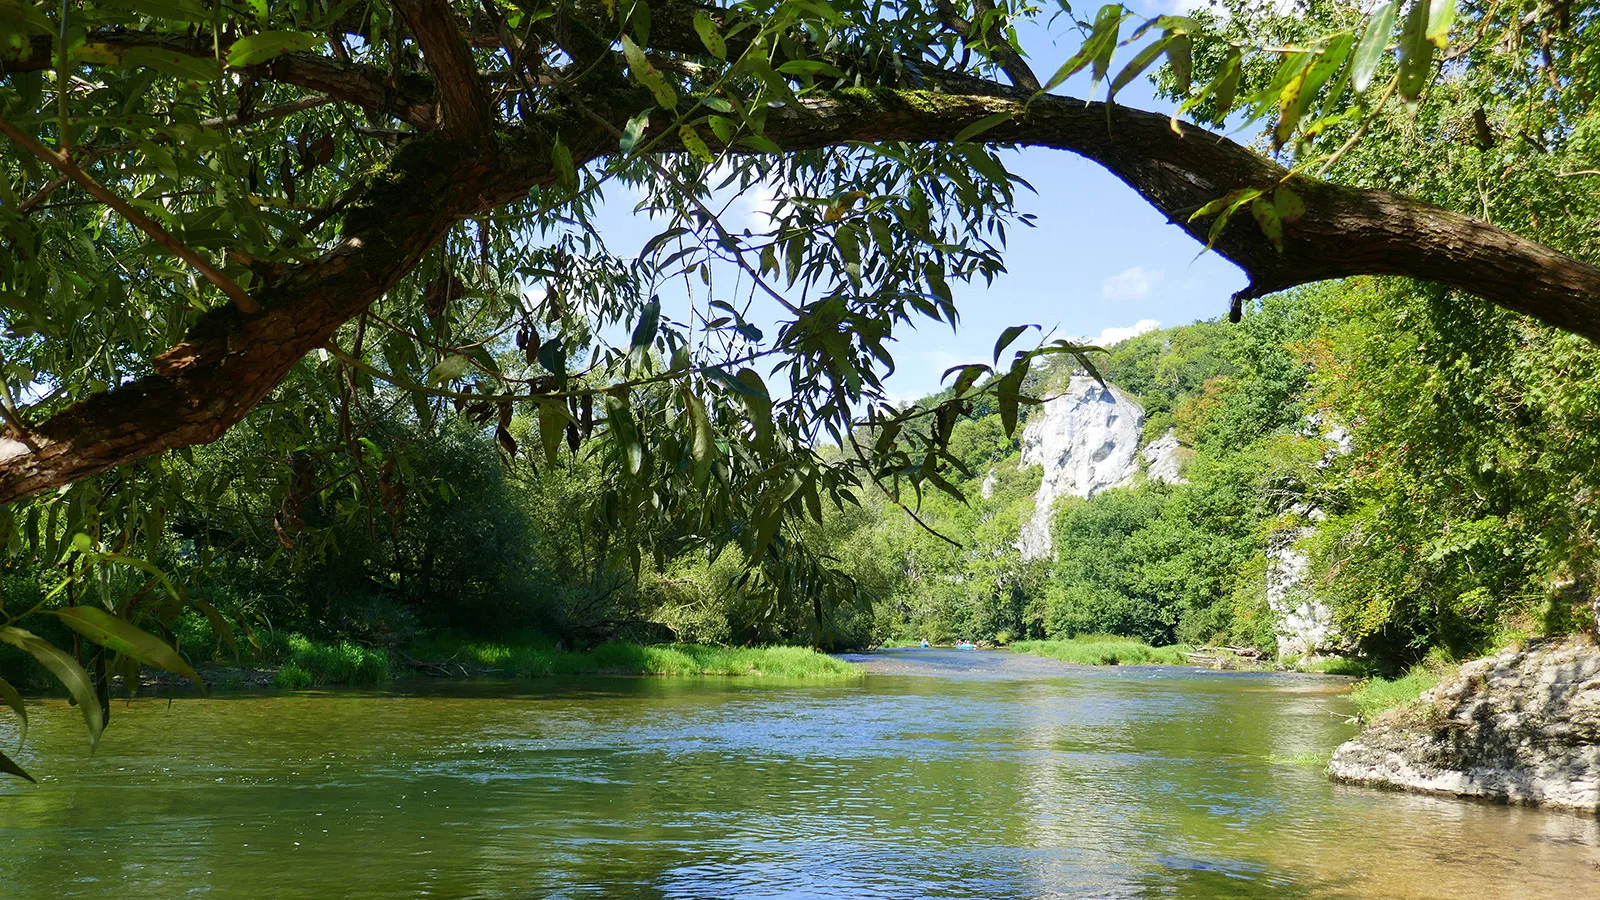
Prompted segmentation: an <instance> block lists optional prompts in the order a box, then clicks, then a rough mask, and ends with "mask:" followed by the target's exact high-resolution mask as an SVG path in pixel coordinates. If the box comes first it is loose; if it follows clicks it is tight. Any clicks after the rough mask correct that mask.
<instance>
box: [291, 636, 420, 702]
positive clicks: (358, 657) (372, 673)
mask: <svg viewBox="0 0 1600 900" xmlns="http://www.w3.org/2000/svg"><path fill="white" fill-rule="evenodd" d="M268 647H269V652H275V655H277V656H279V657H280V658H281V659H282V661H283V664H282V667H281V668H279V669H278V673H277V674H276V675H274V676H273V679H272V684H273V686H274V687H281V688H290V689H292V690H306V689H308V688H313V687H328V686H332V685H351V686H356V687H373V686H376V685H380V684H383V683H384V682H386V681H388V680H389V678H390V676H391V674H392V667H391V665H390V661H389V654H388V653H386V652H384V651H383V650H379V649H376V648H373V647H363V646H361V645H360V644H353V643H351V642H350V641H339V642H338V643H323V642H320V641H313V640H311V639H310V638H307V637H304V636H303V635H298V634H291V635H285V636H283V637H281V638H275V639H271V640H269V642H268Z"/></svg>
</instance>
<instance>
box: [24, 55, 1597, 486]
mask: <svg viewBox="0 0 1600 900" xmlns="http://www.w3.org/2000/svg"><path fill="white" fill-rule="evenodd" d="M1029 97H1030V94H1029V93H1028V92H1024V91H1016V90H1011V89H1007V88H1004V87H1002V86H999V85H992V84H991V85H987V86H986V88H985V90H983V91H982V92H980V93H972V94H960V95H952V94H938V93H930V92H923V91H900V90H887V89H880V90H867V89H846V90H840V91H835V92H832V93H818V94H813V95H811V97H810V99H808V100H807V101H806V107H807V108H805V109H783V108H774V109H772V110H771V111H770V113H769V115H768V117H767V123H766V129H765V134H766V136H767V137H768V138H769V139H771V140H773V141H775V142H776V143H777V144H778V145H779V146H780V147H782V148H784V150H786V151H798V150H807V149H815V148H821V147H829V146H838V145H843V144H849V143H855V142H877V141H909V142H931V141H949V140H951V139H953V138H954V137H955V135H956V134H958V133H959V132H960V131H961V130H962V129H964V128H966V127H967V126H968V125H970V124H972V123H973V122H975V121H977V120H979V119H981V118H984V117H986V116H990V115H993V114H995V113H1009V114H1011V115H1012V119H1011V120H1010V121H1008V122H1006V123H1003V124H1001V125H998V126H995V127H993V128H992V129H990V130H988V131H986V132H984V133H983V134H982V135H981V136H980V139H981V140H982V141H983V142H985V143H991V144H1011V145H1028V146H1040V147H1052V148H1056V149H1061V150H1067V151H1070V152H1073V153H1076V154H1079V155H1082V156H1084V157H1087V158H1089V159H1091V160H1094V161H1095V162H1097V163H1099V164H1100V165H1102V166H1104V167H1105V168H1106V169H1108V170H1109V171H1111V172H1112V173H1113V174H1115V175H1116V176H1117V177H1119V178H1121V179H1122V180H1123V181H1124V182H1126V183H1127V184H1129V185H1130V186H1131V187H1133V188H1134V189H1135V190H1136V191H1138V192H1139V194H1140V195H1141V196H1143V197H1144V198H1145V199H1146V200H1147V201H1149V202H1150V203H1151V204H1153V205H1154V206H1155V207H1156V208H1157V209H1159V210H1161V211H1162V212H1163V213H1164V214H1165V215H1166V216H1167V218H1168V219H1169V220H1170V221H1172V222H1173V223H1174V224H1176V225H1178V226H1179V227H1180V228H1183V229H1184V230H1185V231H1187V232H1188V233H1189V234H1191V235H1193V236H1194V237H1195V238H1196V239H1197V240H1203V239H1204V237H1205V231H1206V230H1208V229H1209V227H1210V224H1211V223H1210V222H1209V221H1204V220H1203V221H1199V222H1190V221H1189V217H1190V215H1191V214H1192V212H1193V211H1194V210H1195V209H1198V208H1199V207H1200V206H1201V205H1203V204H1205V203H1207V202H1209V201H1211V200H1214V199H1217V198H1218V197H1221V196H1222V195H1223V194H1226V193H1227V192H1228V191H1230V190H1233V189H1236V188H1245V187H1253V188H1262V189H1268V190H1270V189H1273V188H1276V187H1277V186H1278V185H1279V184H1288V185H1289V186H1290V187H1291V189H1292V190H1294V191H1295V192H1296V193H1297V194H1298V195H1299V196H1300V197H1301V199H1302V200H1303V201H1304V203H1305V206H1306V211H1305V214H1304V215H1303V216H1301V217H1299V218H1298V219H1297V220H1295V221H1293V222H1290V223H1288V224H1287V225H1286V226H1285V228H1284V234H1283V249H1282V250H1281V251H1279V250H1278V249H1276V248H1274V246H1273V245H1272V243H1270V242H1269V241H1268V240H1267V238H1266V237H1265V235H1264V234H1263V233H1262V232H1261V230H1260V229H1259V227H1258V226H1257V225H1256V224H1255V222H1254V221H1253V220H1252V219H1250V218H1249V217H1248V216H1247V215H1241V216H1238V217H1236V218H1235V220H1234V221H1232V222H1231V223H1230V224H1229V225H1228V226H1227V228H1225V229H1224V230H1223V232H1222V234H1221V236H1220V238H1219V239H1218V241H1217V243H1216V249H1217V251H1218V252H1219V253H1221V254H1222V255H1223V256H1225V257H1227V258H1228V259H1230V260H1233V261H1234V262H1235V263H1237V264H1238V265H1240V266H1241V267H1242V268H1243V269H1244V270H1245V272H1246V273H1247V274H1248V275H1249V276H1250V279H1251V284H1250V287H1249V288H1248V289H1247V290H1246V291H1245V292H1244V295H1245V296H1251V297H1253V296H1259V295H1261V294H1265V293H1268V292H1270V291H1275V290H1282V289H1284V288H1288V287H1292V286H1295V285H1299V284H1305V283H1308V282H1312V281H1318V280H1322V279H1328V278H1339V277H1344V276H1349V275H1361V274H1394V275H1405V276H1411V277H1415V278H1421V279H1427V280H1431V281H1436V282H1439V283H1442V284H1446V285H1449V286H1452V287H1456V288H1459V289H1461V290H1462V291H1465V292H1469V293H1473V294H1476V295H1478V296H1481V297H1484V298H1486V299H1488V300H1490V301H1492V302H1494V303H1497V304H1499V305H1501V306H1504V307H1506V308H1508V309H1513V310H1517V311H1520V312H1524V313H1527V314H1529V315H1531V316H1534V317H1536V318H1539V319H1541V320H1543V321H1545V322H1548V323H1550V324H1552V325H1555V326H1557V327H1559V328H1564V329H1566V330H1568V331H1572V332H1575V333H1577V334H1581V335H1584V336H1585V337H1588V338H1589V339H1591V340H1596V341H1600V268H1596V267H1595V266H1593V265H1590V264H1588V263H1585V262H1581V261H1579V260H1575V259H1572V258H1570V257H1567V256H1564V255H1562V254H1560V253H1557V252H1555V251H1554V250H1551V249H1550V248H1548V247H1544V246H1542V245H1540V244H1538V243H1535V242H1533V241H1530V240H1527V239H1525V238H1522V237H1519V236H1517V235H1514V234H1511V233H1509V232H1506V231H1504V230H1502V229H1500V228H1497V227H1495V226H1493V225H1490V224H1487V223H1485V222H1481V221H1478V220H1476V219H1473V218H1471V217H1470V216H1466V215H1463V214H1460V213H1456V212H1452V211H1449V210H1445V209H1441V208H1439V207H1436V206H1432V205H1430V204H1427V203H1423V202H1421V201H1418V200H1413V199H1410V198H1406V197H1401V196H1397V195H1394V194H1389V193H1385V192H1382V191H1370V190H1361V189H1356V188H1348V187H1341V186H1338V185H1333V184H1328V183H1325V182H1321V181H1317V180H1315V179H1311V178H1305V177H1299V176H1295V177H1290V176H1289V175H1288V173H1287V172H1286V171H1285V170H1284V169H1283V168H1282V167H1280V166H1278V165H1277V164H1275V163H1272V162H1271V161H1269V160H1266V159H1263V158H1262V157H1260V156H1258V155H1257V154H1255V153H1253V152H1251V151H1250V150H1248V149H1246V148H1244V147H1242V146H1240V145H1238V144H1236V143H1234V142H1232V141H1229V140H1226V139H1223V138H1220V137H1218V136H1216V135H1213V134H1208V133H1206V132H1204V131H1202V130H1199V129H1195V128H1186V129H1185V130H1184V132H1183V133H1182V134H1179V133H1176V132H1174V131H1173V129H1172V128H1171V127H1170V125H1169V122H1168V119H1167V117H1165V116H1162V115H1156V114H1152V113H1146V112H1140V111H1137V110H1130V109H1125V108H1122V107H1114V106H1113V107H1107V106H1106V105H1104V104H1099V103H1091V104H1084V103H1083V102H1081V101H1078V100H1071V99H1067V98H1057V97H1041V98H1037V99H1035V100H1033V101H1032V102H1031V103H1029V102H1028V101H1029ZM611 99H612V102H610V103H608V104H605V105H604V108H602V109H599V113H600V114H601V115H603V116H604V117H606V118H607V119H608V120H610V123H611V124H610V126H608V127H607V128H601V127H598V126H597V127H595V128H593V129H592V130H591V131H587V132H586V131H584V130H583V129H574V128H572V127H571V120H570V119H566V120H564V121H565V122H566V126H565V127H564V128H563V132H562V133H563V140H564V142H565V143H566V145H567V146H568V147H569V148H570V150H571V153H572V156H573V158H574V160H575V161H576V162H577V163H578V164H580V165H581V164H583V163H584V162H587V161H590V160H593V159H595V158H596V157H599V156H602V155H605V154H608V153H613V152H615V148H616V140H615V138H614V137H613V136H612V134H611V132H610V131H609V128H611V127H620V126H621V125H622V124H623V123H625V122H626V121H627V120H628V117H629V116H631V115H633V114H634V113H636V112H638V111H640V110H642V109H644V108H646V107H647V106H649V105H650V104H651V102H652V101H651V100H650V99H649V98H647V97H643V96H633V95H630V94H629V93H627V92H626V91H622V92H619V93H617V94H615V95H613V96H612V98H611ZM540 134H541V130H540V128H538V127H537V126H530V127H529V128H528V129H526V130H522V131H516V132H507V133H505V134H503V135H501V136H499V138H497V140H496V141H495V142H493V144H492V145H490V146H485V145H484V144H481V143H479V142H476V141H471V140H461V139H451V138H448V137H446V136H445V135H442V134H435V135H426V136H419V137H418V138H416V139H414V140H412V141H409V142H407V143H406V144H405V145H404V146H402V147H401V148H400V149H399V150H398V151H397V152H396V154H395V157H394V158H393V159H392V160H391V161H390V163H389V165H387V166H386V167H384V168H383V170H382V172H383V174H382V176H381V177H379V178H377V179H375V180H373V181H372V182H370V183H368V184H365V185H363V186H361V188H360V189H359V190H358V191H357V192H356V196H355V197H354V199H353V202H352V203H351V205H350V209H351V210H353V212H351V213H349V214H347V215H346V218H345V228H344V232H343V239H342V240H341V241H340V243H339V244H338V246H337V247H336V248H335V249H333V250H332V251H330V252H329V253H327V254H325V255H324V256H323V257H321V258H320V259H318V260H316V261H315V262H313V263H309V264H305V265H301V266H297V267H292V268H287V269H285V270H284V273H283V274H279V275H277V276H275V277H272V278H270V279H268V280H267V282H266V283H265V284H264V286H263V287H262V288H261V289H260V290H259V291H258V292H257V297H258V298H259V299H260V300H261V301H262V302H263V305H264V306H265V308H266V309H265V311H264V312H263V313H262V314H260V315H258V316H253V317H242V316H240V315H238V314H237V313H235V312H233V311H232V310H224V311H220V312H218V313H214V314H213V315H212V316H211V317H210V318H208V319H207V320H206V321H204V322H203V323H202V324H201V325H200V326H198V327H197V328H196V329H195V331H194V333H193V334H192V335H191V336H190V338H189V339H188V340H186V341H185V342H184V343H183V344H180V345H178V346H176V347H174V348H172V349H171V350H169V351H167V352H166V353H164V354H162V355H161V356H160V357H159V358H157V359H156V360H155V372H154V374H152V375H150V376H148V377H146V378H143V379H141V380H139V381H136V382H133V383H131V384H128V385H124V386H122V387H119V388H116V389H114V390H112V391H110V392H107V393H104V394H100V395H96V396H94V397H90V398H89V399H87V400H84V401H82V402H79V403H77V404H75V405H73V406H71V407H68V408H66V409H64V410H62V411H60V412H58V413H56V414H55V415H53V416H51V417H49V418H48V419H46V420H45V421H43V422H42V423H40V424H38V425H37V426H35V427H34V428H32V429H31V431H30V435H29V436H30V439H31V440H32V442H33V443H34V444H35V446H32V447H30V446H28V445H26V444H24V443H22V442H21V441H18V440H15V439H14V438H11V437H4V436H0V502H7V501H10V500H13V499H16V498H18V497H21V496H24V495H26V494H29V493H33V492H36V491H40V490H44V489H47V488H51V487H56V486H59V485H62V484H66V483H69V482H71V481H74V480H76V479H79V478H83V477H87V476H89V475H93V474H95V473H97V472H100V471H104V470H105V469H107V468H110V467H112V466H115V465H119V464H122V463H126V462H130V461H133V460H137V459H140V458H143V457H146V456H149V455H151V454H154V453H157V452H160V451H162V450H166V449H170V448H174V447H182V446H188V445H191V444H197V443H203V442H206V441H211V440H214V439H216V438H217V437H219V436H220V435H221V434H222V433H223V432H225V431H226V430H227V429H228V428H229V427H230V426H231V425H233V424H234V423H235V422H237V421H238V420H239V419H240V418H242V417H243V416H244V415H245V414H246V413H247V412H248V411H249V410H250V409H251V408H252V407H254V406H255V405H256V404H257V403H258V402H260V400H261V399H262V398H263V397H264V396H265V395H266V394H267V392H268V391H270V390H271V389H272V388H273V387H274V386H275V385H277V384H278V382H279V381H280V380H281V379H282V378H283V377H284V375H285V374H286V373H287V372H288V371H289V369H290V367H291V366H293V365H294V363H295V362H296V361H297V360H299V359H300V358H301V357H302V356H303V355H304V354H305V353H307V352H309V351H310V350H312V349H314V348H316V347H318V346H321V345H322V344H323V343H325V342H326V341H327V340H328V338H329V336H330V335H331V334H332V333H333V330H334V329H335V328H337V327H338V326H339V325H340V324H342V323H343V322H345V321H348V320H349V319H351V318H353V317H355V316H356V315H359V314H360V312H361V311H362V310H363V309H365V308H366V307H367V306H368V305H369V304H370V303H371V302H372V301H374V300H375V299H377V298H378V297H380V296H381V295H382V294H383V293H384V292H386V291H388V290H389V289H390V288H392V287H393V286H394V285H395V284H397V283H398V282H399V281H400V279H401V278H403V277H405V275H406V274H408V273H409V272H410V271H411V270H412V269H413V268H414V267H415V265H416V264H417V262H418V261H419V260H420V259H421V258H422V256H423V254H425V253H426V252H427V251H428V249H429V248H431V247H432V246H433V245H434V244H435V243H437V242H438V241H439V240H440V239H441V238H442V237H443V236H444V234H445V233H446V232H447V230H448V229H449V227H450V225H451V224H452V223H454V222H456V221H459V220H460V219H461V218H464V217H468V216H474V215H480V214H482V213H483V212H486V211H488V210H491V209H494V208H495V207H497V206H500V205H503V204H506V203H509V202H511V201H513V200H515V199H517V198H520V197H525V196H526V195H527V191H528V190H529V188H530V187H532V186H534V185H537V184H549V183H552V182H553V181H554V180H555V173H554V170H553V166H552V164H551V162H550V160H549V153H548V151H549V148H548V140H547V139H546V138H542V137H540V136H539V135H540ZM676 134H677V133H676V132H671V133H667V134H663V135H660V140H659V142H657V144H656V146H659V147H660V148H661V149H669V150H670V149H672V147H673V145H672V141H673V140H675V139H676V138H675V136H676ZM731 149H733V150H734V152H748V151H747V150H744V149H742V148H731Z"/></svg>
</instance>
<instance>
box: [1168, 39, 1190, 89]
mask: <svg viewBox="0 0 1600 900" xmlns="http://www.w3.org/2000/svg"><path fill="white" fill-rule="evenodd" d="M1167 64H1168V65H1170V66H1172V79H1173V81H1175V82H1177V87H1178V94H1179V96H1183V95H1186V94H1188V93H1189V87H1190V81H1191V80H1192V79H1193V78H1194V43H1193V42H1192V41H1191V40H1190V39H1189V35H1187V34H1182V33H1174V34H1173V35H1172V36H1171V37H1170V38H1168V39H1167Z"/></svg>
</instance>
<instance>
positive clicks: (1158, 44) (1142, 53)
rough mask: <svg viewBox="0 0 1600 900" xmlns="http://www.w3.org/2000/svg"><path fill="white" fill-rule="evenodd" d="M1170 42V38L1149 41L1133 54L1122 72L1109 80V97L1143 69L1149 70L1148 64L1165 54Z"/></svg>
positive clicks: (1114, 94) (1137, 75)
mask: <svg viewBox="0 0 1600 900" xmlns="http://www.w3.org/2000/svg"><path fill="white" fill-rule="evenodd" d="M1170 40H1171V37H1170V36H1168V37H1163V38H1160V39H1157V40H1154V41H1151V42H1150V43H1148V44H1146V45H1145V46H1144V47H1143V48H1141V49H1140V50H1139V52H1138V53H1136V54H1134V57H1133V59H1131V60H1129V61H1128V64H1127V65H1125V66H1123V67H1122V71H1120V72H1118V73H1117V77H1116V78H1113V79H1111V91H1110V96H1112V97H1115V96H1116V95H1117V92H1118V91H1120V90H1122V89H1123V88H1125V87H1127V86H1128V82H1130V81H1132V80H1134V79H1135V78H1137V77H1139V74H1140V73H1141V72H1143V71H1144V70H1145V69H1148V68H1150V64H1151V63H1153V62H1155V61H1156V59H1157V58H1158V57H1160V56H1161V55H1162V54H1163V53H1165V52H1166V50H1167V44H1168V42H1169V41H1170Z"/></svg>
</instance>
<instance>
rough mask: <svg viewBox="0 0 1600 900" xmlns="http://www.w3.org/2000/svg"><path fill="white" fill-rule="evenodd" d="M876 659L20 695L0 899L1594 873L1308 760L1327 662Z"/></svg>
mask: <svg viewBox="0 0 1600 900" xmlns="http://www.w3.org/2000/svg"><path fill="white" fill-rule="evenodd" d="M871 665H872V667H873V669H874V670H875V671H877V672H881V673H888V674H873V675H869V676H868V677H867V678H866V679H864V680H862V681H857V682H849V683H841V684H833V685H829V686H816V685H801V684H792V683H791V684H774V683H770V682H764V681H760V680H739V679H725V680H709V679H708V680H698V679H679V680H673V679H627V678H609V679H595V678H591V679H586V680H584V681H581V682H579V681H569V682H556V681H520V682H510V683H487V682H476V683H454V684H440V685H422V686H419V687H417V688H416V689H415V690H412V691H397V692H395V693H388V694H355V693H338V694H300V695H271V696H261V695H255V696H251V695H242V696H231V697H219V698H216V699H183V700H179V701H177V702H175V703H173V704H172V705H171V706H170V708H169V707H168V705H167V703H166V702H165V701H151V700H143V701H136V702H134V703H133V704H132V705H131V706H129V707H127V708H123V707H121V706H120V705H119V707H118V708H117V709H116V710H115V711H114V714H113V720H112V727H111V728H110V729H109V730H108V731H107V732H106V735H105V738H104V740H103V742H102V744H101V746H100V749H99V751H98V752H97V753H96V754H95V755H94V756H92V757H91V756H89V755H88V754H87V753H86V751H85V738H84V734H83V728H82V722H81V720H80V719H78V717H77V715H76V711H72V710H68V709H67V708H66V707H65V704H63V703H61V702H58V701H47V702H41V703H36V704H34V710H33V713H34V720H35V725H34V728H33V731H32V733H31V735H30V738H29V742H28V749H27V751H26V752H24V753H23V754H22V757H21V760H22V762H23V763H24V764H25V765H30V766H31V767H32V768H33V769H35V770H36V774H44V773H48V774H49V776H50V777H49V778H48V780H46V781H45V782H44V783H43V784H41V785H39V786H37V787H32V786H27V785H22V784H20V783H14V782H4V783H0V897H4V898H6V900H33V898H46V897H48V898H55V897H63V896H73V897H134V896H141V897H151V898H169V897H180V896H196V897H274V898H324V897H415V896H437V897H547V896H559V897H648V898H656V897H661V898H713V897H739V898H765V897H848V898H855V897H895V898H915V897H971V898H1033V897H1105V898H1380V897H1381V898H1451V897H1463V898H1465V897H1471V898H1474V900H1480V898H1483V900H1487V898H1523V897H1527V898H1565V897H1600V823H1597V820H1596V819H1594V818H1593V817H1588V818H1585V817H1580V816H1575V815H1569V814H1563V813H1549V812H1536V811H1530V810H1517V809H1508V808H1504V807H1499V806H1491V805H1487V804H1479V803H1469V802H1460V801H1454V800H1444V799H1433V798H1424V797H1415V796H1409V795H1402V794H1393V793H1386V792H1380V791H1373V790H1368V789H1360V788H1348V787H1340V786H1337V785H1331V784H1329V783H1328V782H1327V780H1326V779H1325V778H1324V776H1323V775H1322V771H1321V768H1320V762H1321V761H1322V759H1325V756H1326V754H1327V753H1328V752H1330V751H1331V750H1332V749H1333V747H1334V746H1336V745H1337V744H1338V743H1339V741H1341V740H1343V739H1344V738H1346V737H1348V736H1349V735H1350V734H1351V733H1352V730H1353V729H1352V728H1351V727H1350V726H1348V725H1346V724H1344V722H1343V717H1344V716H1345V715H1347V714H1348V712H1349V709H1348V704H1347V702H1346V701H1345V699H1344V698H1343V696H1341V692H1342V691H1343V690H1344V688H1345V686H1346V685H1345V684H1344V683H1343V682H1341V681H1338V680H1335V679H1325V678H1316V677H1309V676H1269V675H1238V674H1231V675H1217V674H1210V673H1204V672H1197V671H1191V670H1173V669H1138V668H1127V669H1093V670H1090V669H1080V668H1072V667H1067V666H1063V665H1059V664H1056V663H1053V662H1048V661H1044V660H1035V659H1032V658H1026V657H1014V656H1009V655H1005V654H988V653H970V652H969V653H957V652H954V651H950V652H940V651H915V650H912V651H894V652H885V653H880V654H874V655H873V658H872V662H871ZM0 739H4V740H6V741H7V742H8V746H9V745H14V738H13V737H9V736H7V735H5V734H0ZM1307 757H1310V758H1311V759H1309V760H1308V759H1307Z"/></svg>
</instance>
